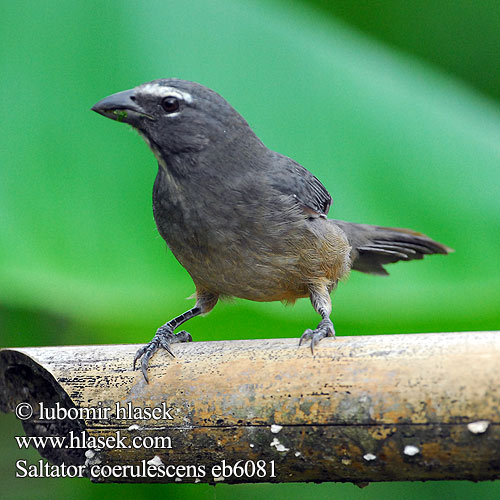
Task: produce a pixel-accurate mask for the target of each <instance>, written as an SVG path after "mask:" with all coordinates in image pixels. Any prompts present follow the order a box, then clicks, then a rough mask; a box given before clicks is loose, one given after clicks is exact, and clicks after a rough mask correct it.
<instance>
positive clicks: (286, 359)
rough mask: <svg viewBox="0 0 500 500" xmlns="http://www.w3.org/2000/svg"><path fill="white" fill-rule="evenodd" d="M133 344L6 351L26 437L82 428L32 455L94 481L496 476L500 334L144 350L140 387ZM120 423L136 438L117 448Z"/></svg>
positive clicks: (6, 395)
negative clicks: (26, 414) (146, 361)
mask: <svg viewBox="0 0 500 500" xmlns="http://www.w3.org/2000/svg"><path fill="white" fill-rule="evenodd" d="M138 347H139V346H137V345H100V346H67V347H66V346H62V347H44V348H23V349H4V350H2V351H0V408H1V409H2V410H3V411H6V412H7V411H13V410H14V409H15V407H16V405H18V404H19V403H21V402H28V403H30V404H31V405H32V406H33V408H34V412H35V416H34V417H33V418H31V419H28V420H25V421H24V422H23V425H24V428H25V431H26V434H27V436H48V435H60V436H65V435H66V436H69V435H70V434H69V433H70V432H71V431H73V436H75V435H76V436H80V437H81V438H82V439H83V437H82V436H83V435H82V434H81V433H82V432H84V431H85V432H84V434H85V435H86V437H87V441H86V442H85V443H83V441H82V442H80V443H79V444H80V445H81V446H83V447H82V448H80V449H78V448H75V444H77V443H76V441H73V442H72V443H70V446H69V447H68V448H64V447H54V446H46V447H45V448H44V449H40V450H39V451H40V452H41V454H42V455H43V456H44V457H46V458H48V459H49V460H50V461H51V462H52V463H55V464H61V463H64V464H65V465H66V466H68V465H73V466H78V465H80V466H82V469H81V470H82V471H83V474H89V475H90V476H91V478H92V480H94V481H103V482H173V481H177V482H179V481H183V482H200V481H201V482H212V483H213V482H217V481H222V480H223V481H225V482H227V483H243V482H258V481H266V482H269V481H270V482H283V481H316V482H320V481H352V482H357V483H366V482H370V481H402V480H429V479H470V480H474V481H478V480H485V479H497V478H499V477H500V387H499V384H498V370H499V368H500V332H464V333H440V334H411V335H409V334H408V335H379V336H365V337H340V338H337V339H324V340H323V341H322V342H321V344H320V345H319V346H318V347H317V349H316V351H315V355H314V356H312V355H311V351H310V349H309V348H308V347H301V348H298V340H297V339H274V340H237V341H230V342H194V343H190V344H183V345H175V346H174V351H175V355H176V358H175V359H172V358H171V357H170V356H169V355H168V354H167V353H166V352H165V351H162V352H159V353H158V354H156V355H155V356H154V358H153V359H152V360H151V363H150V369H149V377H150V383H149V384H146V383H145V381H144V379H143V377H142V374H141V373H140V372H139V371H135V372H134V371H132V359H133V355H134V353H135V351H136V349H137V348H138ZM40 402H41V403H42V406H41V409H42V412H43V415H42V417H45V420H44V419H43V418H39V417H40V416H39V411H40V407H39V403H40ZM117 404H118V405H119V406H118V410H117V406H116V405H117ZM57 407H59V410H60V415H59V417H61V418H59V419H56V420H54V419H53V416H54V415H51V414H50V412H49V410H51V409H52V410H54V409H55V408H57ZM70 408H72V409H73V410H72V411H73V412H74V414H73V415H67V416H66V418H63V417H64V415H62V414H61V412H63V411H64V409H66V410H67V409H70ZM104 408H109V409H110V410H109V412H108V414H107V415H104V418H101V419H100V420H99V419H95V417H98V416H99V415H98V414H97V413H95V412H97V411H98V410H99V409H100V410H101V411H104ZM144 408H149V409H150V410H151V411H150V413H153V414H148V413H147V411H146V410H144ZM25 410H26V408H25V409H24V410H23V411H25ZM83 411H87V412H90V411H93V412H94V414H93V415H92V414H90V413H89V414H78V415H76V414H77V413H78V412H83ZM117 411H118V414H116V412H117ZM134 411H135V412H136V414H135V415H134ZM47 412H48V413H47ZM137 412H141V414H140V415H139V414H137ZM155 412H156V413H155ZM74 416H79V417H82V418H78V419H76V420H75V419H73V418H72V417H74ZM100 416H101V417H103V414H102V413H101V415H100ZM128 417H132V418H128ZM118 432H119V436H120V437H121V438H122V440H123V441H124V442H125V443H126V445H130V443H131V442H132V440H133V439H134V438H137V437H138V439H139V440H142V441H140V443H139V445H138V446H137V447H135V448H134V447H133V446H132V447H129V448H116V446H114V445H113V439H114V440H116V436H117V433H118ZM91 438H94V439H97V438H100V439H104V438H110V439H111V441H108V442H107V443H105V444H104V445H102V442H101V445H102V446H98V444H99V443H98V442H97V441H96V442H91V441H89V440H91ZM147 439H149V440H150V442H147ZM155 440H156V441H155ZM141 443H142V444H141ZM122 444H123V443H122ZM135 444H136V445H137V442H136V443H135ZM169 445H170V446H169ZM106 446H110V448H107V447H106ZM151 446H153V447H151ZM96 448H97V451H96ZM223 461H225V462H223ZM239 461H240V462H239ZM259 461H261V462H259ZM224 464H225V465H226V468H225V469H224V467H223V466H224ZM235 464H237V465H236V467H234V466H235ZM85 465H86V467H85ZM124 465H128V466H136V467H135V468H134V467H129V468H128V472H126V470H127V469H126V468H125V469H124ZM40 466H41V465H40ZM94 466H97V467H94ZM108 466H109V467H108ZM114 466H117V467H115V468H114V469H113V467H114ZM228 466H231V467H232V468H231V470H230V469H228ZM25 467H28V465H26V466H25ZM33 467H35V465H33ZM52 467H53V466H52ZM92 467H94V470H93V472H92V473H90V472H89V471H90V470H91V468H92ZM214 467H215V468H214ZM217 467H219V468H217ZM162 470H163V472H161V471H162ZM124 471H125V472H124ZM155 474H156V475H157V477H153V476H154V475H155ZM162 474H163V475H164V477H161V476H162ZM259 474H260V475H259ZM125 476H127V477H125Z"/></svg>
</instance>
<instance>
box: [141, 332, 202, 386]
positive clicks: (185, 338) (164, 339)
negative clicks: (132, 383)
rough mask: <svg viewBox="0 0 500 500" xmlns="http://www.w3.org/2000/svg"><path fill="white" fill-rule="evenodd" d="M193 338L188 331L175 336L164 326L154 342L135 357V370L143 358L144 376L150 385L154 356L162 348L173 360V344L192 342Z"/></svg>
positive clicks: (142, 348)
mask: <svg viewBox="0 0 500 500" xmlns="http://www.w3.org/2000/svg"><path fill="white" fill-rule="evenodd" d="M192 340H193V338H192V337H191V334H189V333H188V332H186V330H182V331H181V332H179V333H177V334H174V333H173V331H172V329H171V328H170V327H168V326H167V325H163V326H161V327H160V328H158V330H157V331H156V334H155V336H154V337H153V340H151V342H149V343H148V344H146V345H145V346H143V347H141V348H140V349H139V350H138V351H137V352H136V353H135V357H134V370H135V365H136V363H137V361H138V360H139V358H141V356H142V359H141V369H142V374H143V375H144V379H145V380H146V382H148V383H149V379H148V374H147V372H148V363H149V360H150V359H151V357H152V356H153V354H154V353H155V352H156V351H157V350H158V349H159V348H160V347H162V348H163V349H165V350H166V351H167V352H168V353H169V354H170V355H171V356H172V357H173V358H175V356H174V353H173V352H172V350H171V349H170V346H171V345H172V344H177V343H178V342H192Z"/></svg>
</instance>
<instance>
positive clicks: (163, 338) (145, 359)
mask: <svg viewBox="0 0 500 500" xmlns="http://www.w3.org/2000/svg"><path fill="white" fill-rule="evenodd" d="M218 298H219V296H218V295H216V294H213V293H210V292H199V291H197V292H196V304H195V306H194V307H193V308H192V309H189V311H186V312H185V313H183V314H181V315H180V316H177V317H175V318H174V319H171V320H170V321H168V322H167V323H165V324H164V325H163V326H160V328H158V330H156V334H155V336H154V337H153V339H152V340H151V342H149V343H148V344H146V345H145V346H143V347H141V348H140V349H139V350H138V351H137V352H136V354H135V357H134V370H135V364H136V363H137V361H138V360H139V358H141V356H142V360H141V369H142V374H143V375H144V378H145V379H146V382H148V376H147V369H148V363H149V360H150V359H151V356H153V354H154V353H155V352H156V351H157V350H158V349H159V348H160V347H163V349H165V350H166V351H168V353H169V354H170V355H171V356H173V357H175V356H174V353H173V352H172V350H171V349H170V346H171V344H176V343H178V342H191V341H192V340H193V339H192V337H191V334H189V333H188V332H186V331H185V330H182V331H181V332H179V333H177V334H175V333H174V330H175V329H176V328H177V327H179V326H180V325H182V324H183V323H185V322H186V321H188V320H189V319H191V318H194V317H195V316H198V315H199V314H205V313H207V312H209V311H210V310H211V309H213V307H214V306H215V304H216V303H217V300H218Z"/></svg>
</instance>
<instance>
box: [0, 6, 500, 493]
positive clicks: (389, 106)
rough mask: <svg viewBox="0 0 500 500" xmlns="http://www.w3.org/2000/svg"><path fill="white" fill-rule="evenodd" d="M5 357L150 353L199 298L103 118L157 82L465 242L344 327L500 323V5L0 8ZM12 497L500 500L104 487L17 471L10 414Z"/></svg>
mask: <svg viewBox="0 0 500 500" xmlns="http://www.w3.org/2000/svg"><path fill="white" fill-rule="evenodd" d="M0 6H1V13H2V20H1V24H0V47H1V49H0V71H1V77H0V90H1V97H2V100H3V102H4V104H3V105H2V112H1V113H0V123H1V131H2V136H1V139H0V145H1V149H0V151H1V166H0V332H1V339H2V340H1V344H2V346H42V345H57V344H94V343H96V344H97V343H129V342H131V343H139V342H146V341H148V340H149V339H150V338H151V336H152V334H153V333H154V331H155V329H156V328H157V327H158V326H159V325H160V324H162V323H163V322H164V321H166V320H167V319H170V317H172V316H173V315H175V314H178V313H180V312H182V311H184V310H185V309H186V308H187V307H188V306H189V305H190V304H191V302H187V301H186V300H185V297H187V296H188V295H190V294H191V293H192V292H193V291H194V289H193V285H192V283H191V280H190V278H189V276H188V274H187V273H186V272H185V271H184V270H183V269H182V268H181V267H180V265H179V264H178V263H177V261H176V260H175V258H174V257H173V255H172V254H170V253H167V252H166V250H165V245H164V243H163V241H162V240H161V238H160V237H159V236H158V234H157V232H156V229H155V225H154V221H153V216H152V210H151V190H152V185H153V180H154V177H155V173H156V163H155V160H154V158H153V155H152V154H151V153H150V151H149V150H148V148H147V146H146V145H145V144H144V143H143V141H142V140H141V139H140V138H139V137H138V136H137V134H135V133H133V132H132V131H131V130H130V129H128V127H125V126H122V125H118V124H116V123H113V122H111V121H110V120H104V119H103V118H102V117H99V116H97V115H96V114H94V113H92V112H90V107H91V106H92V105H93V104H94V103H95V102H96V101H97V100H99V99H101V98H102V97H104V96H106V95H108V94H110V93H113V92H117V91H120V90H124V89H128V88H130V87H133V86H135V85H137V84H140V83H142V82H145V81H149V80H152V79H155V78H160V77H179V78H184V79H189V80H195V81H198V82H200V83H203V84H205V85H207V86H209V87H211V88H213V89H215V90H216V91H218V92H219V93H221V94H222V95H223V96H224V97H226V98H227V99H228V100H229V101H230V102H231V103H232V104H233V105H234V106H235V107H236V108H237V109H238V110H239V111H240V112H241V113H242V114H243V115H244V116H245V117H246V119H247V120H248V121H249V123H250V124H251V126H252V127H253V128H254V130H255V131H256V132H257V134H258V135H259V136H260V137H261V139H262V140H263V141H264V142H265V143H266V144H267V145H268V146H269V147H271V148H273V149H276V150H278V151H280V152H282V153H284V154H286V155H288V156H291V157H293V158H295V159H296V160H298V161H299V162H300V163H302V164H303V165H304V166H305V167H306V168H308V169H309V170H311V171H312V172H313V173H314V174H316V175H317V176H318V177H319V178H320V179H321V180H322V181H323V183H324V184H325V186H326V187H327V188H328V189H329V191H330V192H331V194H332V196H333V199H334V203H333V207H332V210H331V216H332V217H335V218H340V219H346V220H351V221H354V222H365V223H374V224H380V225H393V226H400V227H410V228H414V229H418V230H420V231H422V232H425V233H427V234H429V235H430V236H432V237H434V238H435V239H437V240H439V241H441V242H443V243H446V244H447V245H449V246H452V247H454V248H455V249H456V253H455V254H452V255H451V256H449V257H446V258H443V257H440V256H436V257H432V258H429V259H426V260H425V262H410V263H402V264H398V265H397V266H391V267H389V271H390V272H391V277H390V278H388V279H383V278H377V277H372V276H366V275H361V274H358V273H353V274H352V276H351V278H350V279H349V282H348V284H341V285H340V287H339V289H338V291H337V292H336V294H335V298H334V302H333V303H334V315H333V317H334V321H335V325H336V330H337V333H338V335H357V334H382V333H405V332H432V331H435V332H438V331H460V330H486V329H499V327H500V325H499V323H500V322H499V313H498V306H499V301H498V290H499V288H500V287H499V285H500V280H499V273H498V270H499V269H498V268H499V265H498V260H499V259H498V251H499V234H500V231H499V230H500V217H499V215H500V202H499V198H500V196H499V185H500V184H499V181H500V168H499V166H500V57H499V56H498V55H499V54H500V29H499V26H500V3H498V2H494V1H492V0H490V1H483V2H480V3H477V2H468V1H464V0H463V1H457V2H453V3H452V2H448V1H445V0H434V1H423V0H419V1H417V0H414V1H407V2H401V1H396V0H385V1H381V2H363V1H358V2H348V1H337V2H327V1H326V0H315V1H305V0H304V1H296V2H285V1H284V0H260V1H259V0H249V1H235V0H211V1H201V0H199V1H189V0H187V1H182V2H180V1H171V0H168V1H159V0H158V1H148V2H139V1H132V0H127V1H125V0H115V1H106V2H102V1H90V0H85V1H79V2H78V1H73V2H66V1H50V2H49V1H47V2H39V1H36V2H35V1H19V0H17V1H16V2H11V1H7V0H1V1H0ZM316 322H317V317H316V315H315V313H314V311H313V310H312V308H311V306H310V304H309V303H308V301H306V300H303V301H299V303H297V304H296V305H295V306H294V307H293V308H289V307H284V306H282V305H281V304H279V303H277V304H258V303H251V302H245V301H239V300H237V301H235V302H233V303H226V304H224V303H223V304H219V305H218V306H217V307H216V308H215V310H214V311H213V312H212V313H211V314H210V315H209V316H207V317H205V318H201V319H195V320H193V321H192V322H190V324H189V331H190V332H191V333H192V334H193V337H194V338H195V339H196V340H221V339H235V338H252V337H253V338H268V337H298V336H299V335H300V334H301V333H302V331H303V330H304V329H305V328H307V327H310V326H311V325H314V324H316ZM0 422H2V433H1V436H0V445H1V450H2V452H1V455H0V481H1V486H2V494H3V496H4V497H6V498H29V497H30V496H31V497H33V498H49V497H51V498H61V497H63V496H68V497H71V498H82V499H84V498H117V497H118V496H123V495H130V496H132V495H134V496H135V497H136V498H151V496H153V495H159V494H161V495H170V496H171V497H174V498H200V499H205V498H210V499H211V498H214V496H216V497H217V498H219V499H226V498H233V497H237V498H243V499H246V498H248V499H250V498H257V497H260V496H262V495H273V496H274V497H275V498H290V497H292V498H295V497H296V498H298V497H300V498H305V499H307V498H314V499H316V500H317V499H322V498H347V497H349V498H355V499H356V498H363V499H378V498H384V499H386V500H388V499H392V498H394V499H396V498H401V497H403V496H404V497H405V498H406V499H417V498H418V499H421V498H439V499H447V498H450V499H451V498H453V499H455V498H458V499H461V498H463V499H466V498H467V499H468V498H480V499H485V498H499V497H500V483H498V482H495V483H480V484H472V483H463V482H440V483H393V484H372V485H370V486H369V487H368V488H365V489H363V490H361V489H359V488H357V487H356V486H354V485H352V484H322V485H306V484H289V485H242V486H229V485H218V486H217V487H216V489H214V488H213V487H211V486H208V485H92V484H91V483H90V482H88V481H87V480H85V479H77V480H75V479H64V480H57V479H52V480H48V479H33V480H26V479H17V480H16V479H15V478H14V463H15V460H17V459H20V458H25V459H27V460H28V461H29V462H35V461H36V460H38V458H39V456H38V454H37V453H36V451H34V450H30V452H26V451H25V450H24V451H20V450H18V449H17V448H16V446H15V442H14V439H13V437H12V436H13V435H14V434H19V433H22V430H21V425H20V424H19V423H18V422H17V421H16V420H15V418H14V417H13V416H12V415H8V416H6V415H0Z"/></svg>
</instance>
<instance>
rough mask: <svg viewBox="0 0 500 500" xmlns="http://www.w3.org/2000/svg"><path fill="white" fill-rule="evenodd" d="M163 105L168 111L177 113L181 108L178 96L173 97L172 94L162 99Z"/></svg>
mask: <svg viewBox="0 0 500 500" xmlns="http://www.w3.org/2000/svg"><path fill="white" fill-rule="evenodd" d="M161 107H162V108H163V109H164V110H165V111H166V112H167V113H175V112H176V111H178V109H179V99H177V97H173V96H171V95H170V96H167V97H164V98H163V99H162V100H161Z"/></svg>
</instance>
